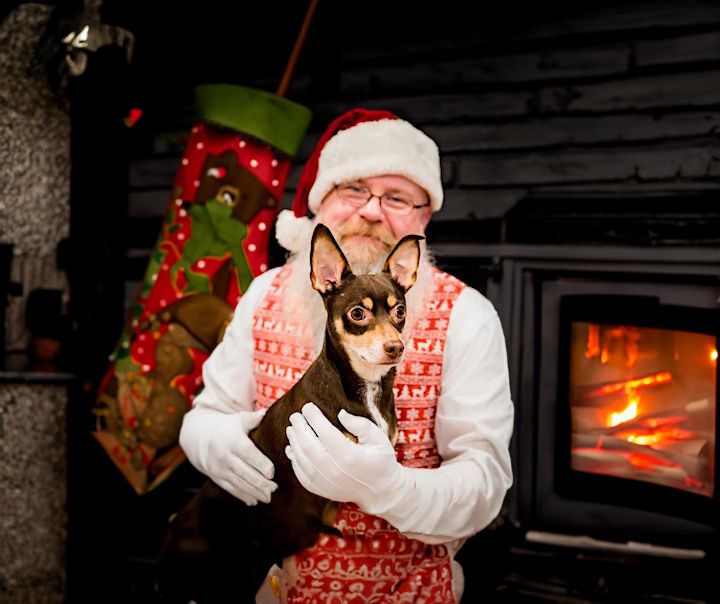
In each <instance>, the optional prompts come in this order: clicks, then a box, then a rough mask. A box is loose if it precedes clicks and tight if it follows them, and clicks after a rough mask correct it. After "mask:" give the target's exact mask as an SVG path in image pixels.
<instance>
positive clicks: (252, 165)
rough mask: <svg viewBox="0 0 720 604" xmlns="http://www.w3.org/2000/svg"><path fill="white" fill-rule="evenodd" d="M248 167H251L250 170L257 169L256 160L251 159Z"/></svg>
mask: <svg viewBox="0 0 720 604" xmlns="http://www.w3.org/2000/svg"><path fill="white" fill-rule="evenodd" d="M250 167H251V168H257V167H258V160H256V159H251V160H250Z"/></svg>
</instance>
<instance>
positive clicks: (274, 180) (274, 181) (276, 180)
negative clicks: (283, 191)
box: [272, 178, 280, 187]
mask: <svg viewBox="0 0 720 604" xmlns="http://www.w3.org/2000/svg"><path fill="white" fill-rule="evenodd" d="M279 184H280V181H279V180H278V179H277V178H273V181H272V186H273V187H277V186H278V185H279Z"/></svg>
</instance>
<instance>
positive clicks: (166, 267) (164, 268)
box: [160, 264, 170, 271]
mask: <svg viewBox="0 0 720 604" xmlns="http://www.w3.org/2000/svg"><path fill="white" fill-rule="evenodd" d="M160 270H163V271H169V270H170V267H169V266H168V265H167V264H163V265H162V267H160Z"/></svg>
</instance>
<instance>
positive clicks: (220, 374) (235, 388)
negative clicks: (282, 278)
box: [180, 268, 280, 463]
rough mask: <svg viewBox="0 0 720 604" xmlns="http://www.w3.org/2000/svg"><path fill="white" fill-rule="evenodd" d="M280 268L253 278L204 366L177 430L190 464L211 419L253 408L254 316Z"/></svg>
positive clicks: (210, 428)
mask: <svg viewBox="0 0 720 604" xmlns="http://www.w3.org/2000/svg"><path fill="white" fill-rule="evenodd" d="M279 270H280V269H279V268H277V269H272V270H270V271H267V272H266V273H263V274H262V275H260V276H258V277H255V279H253V281H252V282H251V283H250V287H249V288H248V290H247V291H246V292H245V293H244V294H243V296H242V297H241V298H240V301H239V302H238V304H237V306H236V307H235V312H234V314H233V318H232V321H231V322H230V325H229V326H228V328H227V330H226V331H225V335H224V336H223V339H222V341H221V342H220V343H219V344H218V345H217V347H216V348H215V350H213V352H212V354H211V355H210V357H209V358H208V359H207V360H206V361H205V364H204V365H203V383H204V388H203V390H202V391H201V392H200V394H198V395H197V396H196V397H195V400H194V401H193V408H192V409H190V411H188V412H187V413H186V414H185V417H184V418H183V424H182V428H181V430H180V445H181V446H182V448H183V450H184V451H185V454H186V455H187V456H188V458H189V459H190V461H191V462H193V463H194V460H195V459H196V457H197V455H198V453H199V450H200V449H201V448H203V447H204V441H205V440H206V439H207V438H208V437H209V436H211V435H212V433H213V422H215V421H222V420H223V419H224V417H223V416H225V415H226V414H229V413H236V412H238V411H252V410H253V407H254V402H255V379H254V377H253V353H254V350H253V348H254V345H253V334H252V331H253V315H254V314H255V309H256V308H257V305H258V304H260V302H261V301H262V300H263V298H264V297H265V294H266V292H267V290H268V288H269V287H270V284H271V283H272V280H273V278H274V277H275V275H276V274H277V272H278V271H279Z"/></svg>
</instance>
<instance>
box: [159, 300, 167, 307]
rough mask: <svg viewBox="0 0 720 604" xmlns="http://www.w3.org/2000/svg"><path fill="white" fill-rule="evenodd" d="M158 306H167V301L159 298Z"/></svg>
mask: <svg viewBox="0 0 720 604" xmlns="http://www.w3.org/2000/svg"><path fill="white" fill-rule="evenodd" d="M160 306H162V307H163V308H165V307H166V306H167V302H166V301H165V300H160Z"/></svg>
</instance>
